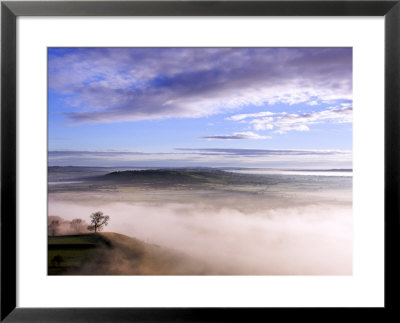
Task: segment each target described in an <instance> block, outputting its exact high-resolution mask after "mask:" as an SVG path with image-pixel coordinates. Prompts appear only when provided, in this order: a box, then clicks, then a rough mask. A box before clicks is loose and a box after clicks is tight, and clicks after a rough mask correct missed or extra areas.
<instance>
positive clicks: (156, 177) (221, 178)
mask: <svg viewBox="0 0 400 323" xmlns="http://www.w3.org/2000/svg"><path fill="white" fill-rule="evenodd" d="M91 180H98V181H105V182H112V183H116V184H121V183H129V184H159V185H162V184H164V185H187V184H191V185H196V184H197V185H201V184H222V185H257V184H260V185H265V184H273V183H274V182H275V181H276V180H274V179H273V178H271V177H266V176H259V175H251V174H239V173H230V172H225V171H222V170H215V169H176V170H171V169H149V170H127V171H116V172H112V173H109V174H105V175H102V176H97V177H95V178H91Z"/></svg>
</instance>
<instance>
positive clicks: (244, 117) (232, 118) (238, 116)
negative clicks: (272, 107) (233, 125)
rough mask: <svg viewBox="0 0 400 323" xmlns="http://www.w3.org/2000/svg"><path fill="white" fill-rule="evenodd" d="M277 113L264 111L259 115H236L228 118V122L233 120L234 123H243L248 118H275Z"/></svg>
mask: <svg viewBox="0 0 400 323" xmlns="http://www.w3.org/2000/svg"><path fill="white" fill-rule="evenodd" d="M275 114H276V113H273V112H270V111H263V112H258V113H247V114H236V115H233V116H231V117H228V118H226V120H233V121H241V120H244V119H247V118H257V117H265V116H273V115H275Z"/></svg>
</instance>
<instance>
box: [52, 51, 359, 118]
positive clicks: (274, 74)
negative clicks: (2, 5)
mask: <svg viewBox="0 0 400 323" xmlns="http://www.w3.org/2000/svg"><path fill="white" fill-rule="evenodd" d="M351 74H352V50H351V48H86V49H85V48H81V49H63V48H59V49H55V48H53V49H50V50H49V87H50V90H51V91H52V92H53V93H59V94H62V95H63V96H64V98H65V100H66V102H68V104H69V106H70V107H71V109H70V111H68V112H66V116H67V117H68V118H69V120H70V121H71V122H72V123H96V122H116V121H134V120H145V119H157V118H172V117H180V118H182V117H186V118H193V117H203V116H210V115H213V114H217V113H223V112H228V111H237V110H238V109H241V108H243V107H245V106H249V105H253V106H254V105H256V106H262V105H265V104H269V105H272V104H275V103H285V104H289V105H292V104H296V103H309V104H313V102H315V101H318V102H329V101H336V100H343V99H348V100H351V96H352V77H351ZM244 116H245V115H241V116H239V117H237V118H239V119H236V120H243V119H240V118H247V116H246V117H244ZM261 116H262V115H259V116H254V117H261ZM264 116H265V115H264ZM232 120H234V119H232Z"/></svg>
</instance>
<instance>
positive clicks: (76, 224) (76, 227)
mask: <svg viewBox="0 0 400 323" xmlns="http://www.w3.org/2000/svg"><path fill="white" fill-rule="evenodd" d="M69 226H70V228H71V230H72V231H73V232H76V233H81V232H84V231H85V229H86V223H85V221H83V220H82V219H73V220H72V221H71V222H70V224H69Z"/></svg>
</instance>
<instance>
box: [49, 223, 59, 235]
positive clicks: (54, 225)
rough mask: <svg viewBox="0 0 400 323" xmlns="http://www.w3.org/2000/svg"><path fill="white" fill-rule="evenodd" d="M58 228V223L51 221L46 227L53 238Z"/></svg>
mask: <svg viewBox="0 0 400 323" xmlns="http://www.w3.org/2000/svg"><path fill="white" fill-rule="evenodd" d="M59 226H60V221H58V220H52V221H51V222H50V223H49V224H48V226H47V229H48V232H49V235H51V236H53V237H54V236H55V235H56V234H57V233H58V228H59Z"/></svg>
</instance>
